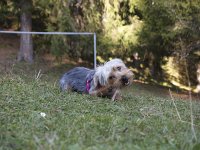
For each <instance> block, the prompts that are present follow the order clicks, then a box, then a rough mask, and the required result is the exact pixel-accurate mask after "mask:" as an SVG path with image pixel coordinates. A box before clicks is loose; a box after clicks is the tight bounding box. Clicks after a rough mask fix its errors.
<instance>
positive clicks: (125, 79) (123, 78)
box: [121, 76, 129, 84]
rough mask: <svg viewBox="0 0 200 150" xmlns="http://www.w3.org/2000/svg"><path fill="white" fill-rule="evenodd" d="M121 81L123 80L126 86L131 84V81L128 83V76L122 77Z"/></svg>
mask: <svg viewBox="0 0 200 150" xmlns="http://www.w3.org/2000/svg"><path fill="white" fill-rule="evenodd" d="M121 80H122V82H123V83H125V84H126V83H128V82H129V81H128V78H127V77H126V76H122V78H121Z"/></svg>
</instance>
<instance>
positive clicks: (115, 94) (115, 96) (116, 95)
mask: <svg viewBox="0 0 200 150" xmlns="http://www.w3.org/2000/svg"><path fill="white" fill-rule="evenodd" d="M115 100H122V97H121V92H120V90H119V89H117V90H116V91H115V92H114V94H113V96H112V101H115Z"/></svg>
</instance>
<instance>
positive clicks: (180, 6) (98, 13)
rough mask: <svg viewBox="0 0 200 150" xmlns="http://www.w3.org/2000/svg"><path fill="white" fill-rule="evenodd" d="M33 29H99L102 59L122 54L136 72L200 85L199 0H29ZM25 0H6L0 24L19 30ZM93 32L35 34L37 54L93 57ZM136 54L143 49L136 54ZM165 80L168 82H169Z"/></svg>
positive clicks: (180, 83)
mask: <svg viewBox="0 0 200 150" xmlns="http://www.w3.org/2000/svg"><path fill="white" fill-rule="evenodd" d="M29 1H30V2H31V3H32V10H31V11H32V27H33V30H34V31H65V32H67V31H75V32H84V31H87V32H96V33H97V50H98V53H97V55H98V61H99V62H103V61H105V60H108V59H109V58H113V57H120V58H122V59H123V60H125V61H127V63H129V65H130V66H132V69H133V71H134V72H135V74H136V75H137V76H136V77H137V78H139V79H141V80H151V81H153V82H159V83H163V82H165V81H167V82H168V86H171V85H176V86H179V87H182V88H185V89H189V88H188V79H187V73H186V70H188V72H189V79H190V81H191V84H192V87H195V86H196V85H197V80H196V70H197V65H198V63H199V58H200V53H199V50H200V41H199V39H200V31H199V30H200V28H199V26H200V19H199V18H200V3H199V0H182V1H180V0H168V1H165V0H123V1H122V0H112V1H110V0H99V1H95V0H90V1H82V0H29ZM19 2H20V0H1V2H0V4H1V5H0V24H1V25H0V28H2V29H10V28H12V29H16V30H19V27H20V22H19V16H20V14H19V13H20V9H19V4H20V3H19ZM92 49H93V40H92V37H85V36H84V37H82V36H73V37H72V36H71V37H69V36H34V51H35V54H37V55H41V54H44V53H51V54H53V55H54V56H55V57H56V59H57V60H58V61H62V59H65V58H73V59H75V60H78V59H80V58H81V59H82V60H87V61H91V62H92V60H93V51H92ZM134 54H138V57H137V58H135V57H134V56H135V55H134ZM165 85H166V84H165Z"/></svg>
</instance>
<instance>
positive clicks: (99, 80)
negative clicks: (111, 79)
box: [93, 73, 106, 87]
mask: <svg viewBox="0 0 200 150" xmlns="http://www.w3.org/2000/svg"><path fill="white" fill-rule="evenodd" d="M93 83H94V87H97V86H98V85H101V86H105V85H106V79H105V77H104V76H103V74H101V73H99V74H95V75H94V78H93Z"/></svg>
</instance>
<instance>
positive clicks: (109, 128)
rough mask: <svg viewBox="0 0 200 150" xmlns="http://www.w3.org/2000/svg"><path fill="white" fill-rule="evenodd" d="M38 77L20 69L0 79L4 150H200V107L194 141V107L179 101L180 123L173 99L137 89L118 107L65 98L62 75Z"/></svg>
mask: <svg viewBox="0 0 200 150" xmlns="http://www.w3.org/2000/svg"><path fill="white" fill-rule="evenodd" d="M68 67H69V68H70V67H71V66H65V67H64V68H68ZM60 70H63V68H62V69H60ZM38 72H39V69H38V66H28V67H27V64H19V65H16V66H14V67H13V69H12V71H10V72H8V73H6V74H3V75H1V76H0V116H1V117H0V149H55V150H57V149H70V150H79V149H80V150H82V149H88V150H90V149H91V150H93V149H102V150H105V149H116V150H117V149H119V150H121V149H130V150H132V149H136V150H137V149H138V150H140V149H144V150H146V149H152V150H155V149H164V150H165V149H169V150H172V149H178V150H179V149H183V150H184V149H194V150H198V149H200V142H199V141H200V109H199V108H200V103H199V102H196V101H194V102H193V115H194V116H193V117H194V124H195V126H194V128H195V133H196V136H197V140H195V139H194V138H193V135H192V131H191V124H190V122H191V121H190V103H189V101H183V100H177V99H176V100H175V104H176V107H177V110H178V112H179V114H180V116H181V119H182V121H180V120H179V118H178V116H177V111H176V108H175V107H174V104H173V101H172V100H171V99H170V97H159V96H155V95H151V94H150V93H149V92H148V91H144V90H143V91H142V90H140V88H141V87H137V86H133V87H131V88H130V89H129V90H126V91H124V100H123V101H117V102H112V101H111V100H109V99H106V98H98V97H91V96H89V95H82V94H77V93H63V92H60V90H59V88H58V85H57V81H58V79H59V76H60V74H61V72H59V71H58V69H57V70H55V69H54V70H53V71H52V70H51V71H44V72H42V74H43V75H42V76H41V78H38V79H36V75H37V73H38ZM58 72H59V73H58ZM134 91H136V92H134ZM139 92H140V93H139ZM137 93H138V94H137ZM41 113H45V114H46V116H45V117H44V116H42V115H41ZM183 121H184V122H183Z"/></svg>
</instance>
